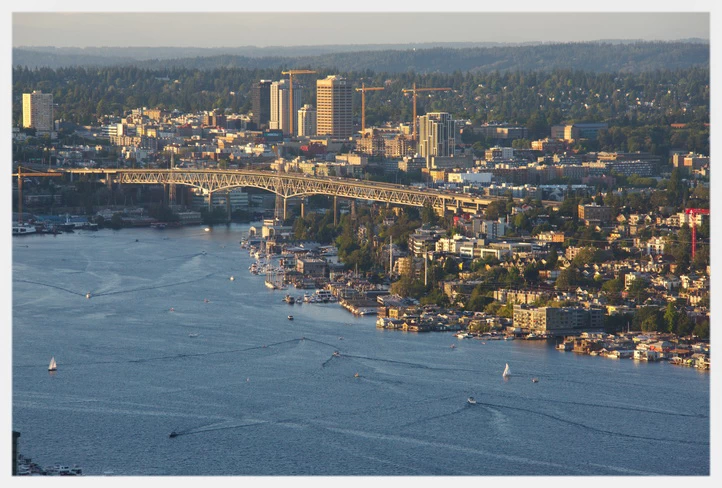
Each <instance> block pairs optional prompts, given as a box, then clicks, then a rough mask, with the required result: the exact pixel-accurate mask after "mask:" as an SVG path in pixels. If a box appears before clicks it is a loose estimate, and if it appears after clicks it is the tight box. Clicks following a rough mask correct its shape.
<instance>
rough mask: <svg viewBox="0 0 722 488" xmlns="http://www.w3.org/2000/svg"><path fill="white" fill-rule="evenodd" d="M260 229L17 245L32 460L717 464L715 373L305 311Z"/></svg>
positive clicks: (266, 469) (373, 470)
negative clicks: (262, 259) (273, 282)
mask: <svg viewBox="0 0 722 488" xmlns="http://www.w3.org/2000/svg"><path fill="white" fill-rule="evenodd" d="M247 228H248V226H243V225H236V224H233V225H230V226H228V227H226V226H220V227H214V228H213V229H212V230H211V231H210V232H204V229H203V227H186V228H182V229H166V230H154V229H123V230H121V231H112V230H100V231H98V232H87V231H81V232H76V233H74V234H62V235H58V236H49V235H36V236H25V237H18V238H13V241H12V252H13V256H12V271H13V276H12V282H13V288H12V291H13V296H12V303H13V311H12V318H13V324H12V332H13V336H12V355H13V356H12V428H13V429H14V430H16V431H19V432H20V433H21V437H20V439H19V452H21V453H23V454H25V455H26V456H30V457H32V458H33V460H34V461H36V462H38V463H40V464H41V465H50V464H54V463H61V464H70V465H72V464H78V465H80V466H82V467H83V469H84V473H85V474H86V475H101V474H109V475H111V474H112V475H116V476H120V475H123V476H127V475H133V476H136V475H137V476H142V475H174V476H181V475H183V476H186V475H187V476H193V475H203V476H210V475H244V476H245V475H248V476H265V475H279V476H280V475H316V476H326V475H339V476H342V475H365V476H387V475H393V476H397V475H404V476H465V475H474V476H486V475H574V476H584V475H597V476H604V475H614V476H628V475H708V474H709V472H710V434H709V429H710V418H709V414H710V408H709V405H710V402H709V394H710V383H709V379H710V376H709V373H708V372H700V371H697V370H695V369H692V368H683V367H675V366H672V365H670V364H667V363H649V364H647V363H641V364H640V363H638V362H634V361H632V360H611V359H606V358H600V357H590V356H580V355H576V354H573V353H571V352H567V353H564V352H560V351H557V350H555V349H554V348H553V346H552V345H549V344H546V343H544V342H539V341H522V340H517V341H508V342H507V341H489V342H486V343H482V341H479V340H468V339H467V340H459V339H456V338H455V337H454V336H453V335H452V334H451V333H426V334H416V333H405V332H401V331H388V330H381V329H376V327H375V318H374V317H365V318H359V317H354V316H353V315H351V314H349V313H348V312H346V311H345V310H343V309H342V308H341V307H340V306H339V305H338V304H303V305H288V304H286V303H283V302H282V298H283V297H284V295H285V293H287V292H286V291H272V290H269V289H267V288H266V287H265V286H264V285H263V277H260V276H254V275H251V274H250V273H249V271H248V267H249V265H250V264H251V262H252V261H253V260H252V259H251V258H250V257H249V256H248V252H247V251H245V250H243V249H240V246H239V241H240V239H241V237H242V235H243V234H244V232H245V231H246V230H247ZM231 276H233V277H234V278H235V279H234V280H230V277H231ZM88 292H90V293H91V298H90V299H87V298H86V293H88ZM291 292H292V294H294V295H296V296H298V295H302V294H303V291H302V290H291ZM171 309H173V311H171ZM289 314H292V315H293V316H294V318H295V320H293V321H289V320H288V319H287V316H288V315H289ZM195 334H197V336H196V337H192V336H191V335H195ZM452 344H455V345H456V347H454V348H452V347H451V345H452ZM334 351H339V353H340V356H334V354H333V353H334ZM52 356H54V357H55V358H56V360H57V363H58V371H57V372H56V373H54V374H50V373H48V371H47V366H48V363H49V361H50V358H51V357H52ZM505 363H509V366H510V368H511V370H512V373H513V375H512V377H511V378H509V379H508V380H503V379H502V375H501V373H502V371H503V369H504V365H505ZM356 373H358V377H357V376H356ZM533 377H536V378H539V382H538V383H533V382H532V381H531V379H532V378H533ZM469 396H473V397H475V398H476V400H477V402H478V403H477V404H476V405H470V404H468V403H467V398H468V397H469ZM174 430H175V431H176V432H178V433H179V435H178V436H177V437H175V438H169V433H170V432H171V431H174Z"/></svg>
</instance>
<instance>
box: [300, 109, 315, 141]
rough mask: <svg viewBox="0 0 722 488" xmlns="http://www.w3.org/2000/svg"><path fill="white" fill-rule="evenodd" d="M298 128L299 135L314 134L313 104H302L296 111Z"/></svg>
mask: <svg viewBox="0 0 722 488" xmlns="http://www.w3.org/2000/svg"><path fill="white" fill-rule="evenodd" d="M296 126H297V128H298V135H299V136H315V135H316V108H315V107H314V106H313V105H304V106H303V107H301V110H299V111H298V124H296Z"/></svg>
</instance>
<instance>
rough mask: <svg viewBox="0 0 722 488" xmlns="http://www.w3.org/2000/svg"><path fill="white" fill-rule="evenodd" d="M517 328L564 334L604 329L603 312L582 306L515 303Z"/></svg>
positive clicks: (515, 323)
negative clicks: (533, 305)
mask: <svg viewBox="0 0 722 488" xmlns="http://www.w3.org/2000/svg"><path fill="white" fill-rule="evenodd" d="M513 322H514V327H515V328H521V329H529V330H530V331H532V332H535V333H544V334H554V335H564V334H568V333H574V332H582V331H588V332H591V331H600V330H602V329H603V313H602V309H600V308H589V309H585V308H582V307H558V308H557V307H529V306H527V305H523V304H517V305H514V311H513Z"/></svg>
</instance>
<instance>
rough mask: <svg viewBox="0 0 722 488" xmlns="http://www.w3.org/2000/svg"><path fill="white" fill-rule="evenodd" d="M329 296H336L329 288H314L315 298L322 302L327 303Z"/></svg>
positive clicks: (329, 299)
mask: <svg viewBox="0 0 722 488" xmlns="http://www.w3.org/2000/svg"><path fill="white" fill-rule="evenodd" d="M331 298H336V297H334V296H333V295H332V294H331V292H330V291H329V290H316V299H317V300H319V301H321V302H324V303H328V302H330V301H331Z"/></svg>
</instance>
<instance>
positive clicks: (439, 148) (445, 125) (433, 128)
mask: <svg viewBox="0 0 722 488" xmlns="http://www.w3.org/2000/svg"><path fill="white" fill-rule="evenodd" d="M455 146H456V121H455V120H454V119H452V118H451V114H449V113H447V112H430V113H428V114H426V115H422V116H421V117H419V145H418V148H419V155H420V156H421V157H423V158H426V167H427V168H428V167H430V164H431V163H430V162H431V157H432V156H441V157H448V156H453V155H454V147H455Z"/></svg>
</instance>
